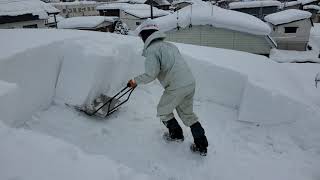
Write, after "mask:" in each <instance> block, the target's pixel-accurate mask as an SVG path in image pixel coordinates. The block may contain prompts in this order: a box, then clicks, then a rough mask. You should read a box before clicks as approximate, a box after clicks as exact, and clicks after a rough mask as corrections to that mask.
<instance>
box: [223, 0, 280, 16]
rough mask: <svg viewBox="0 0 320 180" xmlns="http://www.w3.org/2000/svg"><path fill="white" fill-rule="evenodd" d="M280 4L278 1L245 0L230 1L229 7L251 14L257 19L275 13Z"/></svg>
mask: <svg viewBox="0 0 320 180" xmlns="http://www.w3.org/2000/svg"><path fill="white" fill-rule="evenodd" d="M280 6H281V2H279V1H268V0H264V1H246V2H232V3H230V4H229V9H231V10H234V11H239V12H243V13H247V14H251V15H253V16H255V17H257V18H259V19H263V18H264V17H265V16H267V15H269V14H272V13H275V12H277V11H278V9H279V8H280Z"/></svg>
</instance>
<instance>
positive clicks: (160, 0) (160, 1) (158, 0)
mask: <svg viewBox="0 0 320 180" xmlns="http://www.w3.org/2000/svg"><path fill="white" fill-rule="evenodd" d="M153 1H154V2H156V3H157V4H159V5H170V3H169V2H168V1H167V0H153Z"/></svg>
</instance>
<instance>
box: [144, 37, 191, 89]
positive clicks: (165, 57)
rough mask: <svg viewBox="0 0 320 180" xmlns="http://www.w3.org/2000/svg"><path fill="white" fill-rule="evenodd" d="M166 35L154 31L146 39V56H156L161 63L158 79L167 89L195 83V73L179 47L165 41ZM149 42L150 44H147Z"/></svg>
mask: <svg viewBox="0 0 320 180" xmlns="http://www.w3.org/2000/svg"><path fill="white" fill-rule="evenodd" d="M164 38H165V35H164V34H163V33H161V32H155V33H153V34H152V35H151V36H150V37H149V38H148V39H147V41H148V40H149V42H147V41H146V45H147V46H146V48H145V50H144V53H143V55H144V56H145V57H148V56H155V57H156V58H157V60H158V61H159V64H160V71H159V74H158V76H157V79H158V80H159V81H160V83H161V84H162V86H163V87H164V88H165V89H167V90H174V89H178V88H182V87H185V86H188V85H190V84H194V83H195V79H194V77H193V74H192V72H191V70H190V68H189V66H188V65H187V63H186V62H185V60H184V59H183V57H182V56H181V54H180V52H179V50H178V48H177V47H176V46H175V45H173V44H171V43H169V42H165V41H163V39H164ZM147 43H148V44H147Z"/></svg>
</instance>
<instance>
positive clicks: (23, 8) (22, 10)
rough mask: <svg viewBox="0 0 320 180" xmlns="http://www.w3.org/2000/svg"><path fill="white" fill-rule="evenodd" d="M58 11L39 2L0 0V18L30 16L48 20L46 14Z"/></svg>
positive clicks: (36, 0)
mask: <svg viewBox="0 0 320 180" xmlns="http://www.w3.org/2000/svg"><path fill="white" fill-rule="evenodd" d="M59 12H60V11H59V10H58V9H56V8H55V7H53V6H51V5H50V4H47V3H44V2H42V1H40V0H14V1H12V0H0V16H18V15H23V14H32V15H34V16H39V18H40V19H48V13H59Z"/></svg>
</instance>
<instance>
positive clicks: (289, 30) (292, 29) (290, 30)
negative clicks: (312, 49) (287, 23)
mask: <svg viewBox="0 0 320 180" xmlns="http://www.w3.org/2000/svg"><path fill="white" fill-rule="evenodd" d="M297 29H298V27H284V32H285V33H296V32H297Z"/></svg>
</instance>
